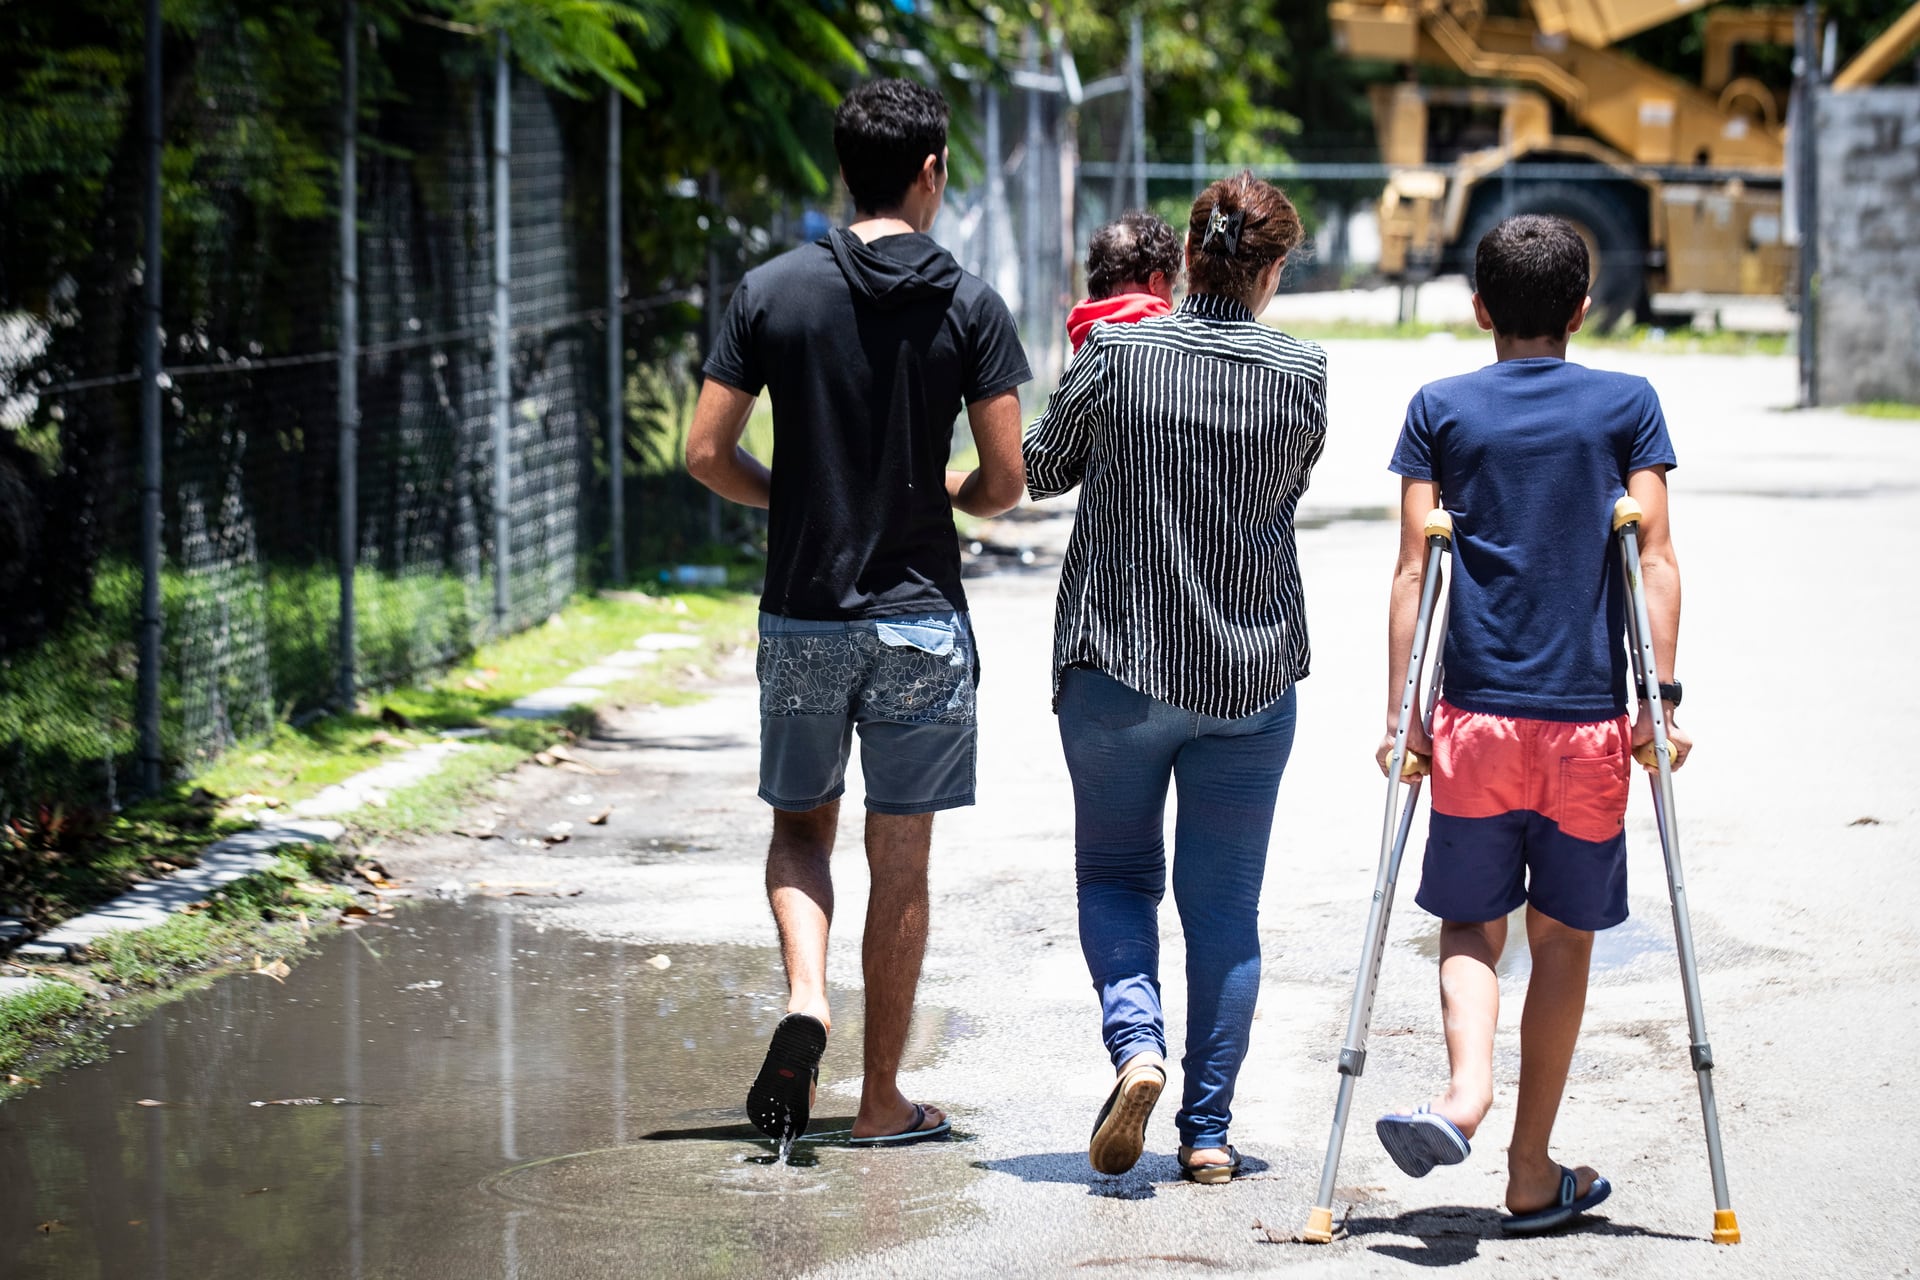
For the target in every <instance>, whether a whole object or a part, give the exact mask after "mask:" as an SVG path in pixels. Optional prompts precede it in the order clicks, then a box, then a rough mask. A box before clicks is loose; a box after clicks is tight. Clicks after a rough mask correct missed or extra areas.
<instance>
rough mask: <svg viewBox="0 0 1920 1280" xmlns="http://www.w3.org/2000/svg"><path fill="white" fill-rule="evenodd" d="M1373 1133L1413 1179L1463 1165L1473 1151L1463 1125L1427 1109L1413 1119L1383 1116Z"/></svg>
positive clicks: (1419, 1112)
mask: <svg viewBox="0 0 1920 1280" xmlns="http://www.w3.org/2000/svg"><path fill="white" fill-rule="evenodd" d="M1373 1131H1374V1132H1375V1133H1377V1134H1379V1135H1380V1145H1381V1146H1383V1147H1385V1148H1386V1149H1387V1154H1388V1155H1390V1156H1392V1157H1393V1162H1394V1163H1395V1164H1397V1165H1399V1166H1400V1172H1402V1173H1404V1174H1406V1175H1407V1176H1408V1177H1409V1178H1424V1177H1426V1176H1427V1175H1428V1174H1429V1173H1432V1172H1433V1168H1434V1166H1435V1165H1441V1164H1459V1163H1460V1162H1461V1161H1462V1160H1465V1159H1466V1158H1467V1155H1468V1153H1469V1152H1471V1151H1472V1150H1473V1148H1472V1147H1471V1146H1470V1145H1468V1143H1467V1135H1466V1134H1464V1133H1462V1132H1460V1129H1459V1126H1457V1125H1455V1124H1454V1123H1453V1121H1451V1120H1449V1119H1447V1118H1446V1117H1445V1116H1441V1115H1435V1114H1434V1113H1433V1111H1432V1109H1431V1108H1428V1107H1424V1106H1423V1107H1421V1108H1420V1109H1419V1110H1418V1111H1416V1112H1414V1113H1413V1114H1412V1115H1410V1116H1397V1115H1396V1116H1381V1117H1380V1118H1379V1119H1378V1120H1376V1121H1374V1122H1373Z"/></svg>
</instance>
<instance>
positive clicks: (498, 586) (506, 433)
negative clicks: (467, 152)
mask: <svg viewBox="0 0 1920 1280" xmlns="http://www.w3.org/2000/svg"><path fill="white" fill-rule="evenodd" d="M511 88H512V85H511V82H510V80H509V76H508V71H507V37H506V33H505V32H502V33H501V34H500V35H498V36H496V37H495V42H494V49H493V623H494V626H495V628H496V629H497V630H499V631H505V630H506V628H507V611H508V606H509V604H510V603H511V601H512V594H511V590H512V587H511V578H512V576H513V520H512V505H513V475H512V472H511V469H510V468H511V466H512V462H513V458H512V444H513V442H512V431H511V428H512V414H513V377H512V373H513V371H512V359H513V335H512V333H511V331H510V328H509V324H510V319H511V317H510V312H509V307H510V306H511V300H510V298H509V296H508V293H509V284H510V281H511V276H510V275H509V272H510V270H511V268H510V267H509V265H508V263H509V260H510V259H509V249H510V248H511V244H510V242H511V239H512V233H513V227H512V217H511V214H510V212H509V205H508V202H507V194H508V193H507V161H508V160H509V159H510V158H511V154H512V152H511V148H512V145H513V142H512V137H511V135H510V133H509V130H510V129H511V128H512V126H513V115H512V111H511V107H510V104H509V102H508V95H509V93H510V91H511Z"/></svg>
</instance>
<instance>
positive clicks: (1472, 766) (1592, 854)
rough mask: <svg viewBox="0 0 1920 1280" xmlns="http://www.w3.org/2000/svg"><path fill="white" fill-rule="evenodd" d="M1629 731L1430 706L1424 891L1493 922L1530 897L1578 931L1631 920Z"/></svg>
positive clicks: (1599, 723)
mask: <svg viewBox="0 0 1920 1280" xmlns="http://www.w3.org/2000/svg"><path fill="white" fill-rule="evenodd" d="M1632 737H1633V732H1632V728H1631V726H1630V725H1629V724H1628V723H1627V719H1626V717H1625V716H1622V717H1620V718H1619V719H1617V720H1594V721H1588V722H1583V723H1561V722H1558V721H1552V720H1526V719H1520V718H1517V717H1513V716H1496V715H1486V714H1483V713H1480V712H1476V711H1463V710H1461V709H1460V708H1458V707H1456V706H1454V705H1453V704H1452V703H1450V702H1448V701H1446V700H1445V699H1444V698H1443V699H1441V701H1440V705H1439V706H1438V707H1436V708H1435V709H1434V713H1433V817H1432V822H1431V825H1430V826H1429V828H1428V835H1427V856H1426V864H1425V866H1424V867H1423V868H1422V871H1421V876H1420V892H1419V894H1418V895H1417V896H1416V898H1415V901H1417V902H1418V903H1419V904H1420V905H1421V906H1422V907H1424V908H1426V910H1428V911H1429V912H1431V913H1433V914H1434V915H1436V916H1439V917H1440V918H1441V919H1442V920H1452V921H1456V922H1459V923H1479V922H1483V921H1487V920H1497V919H1499V918H1500V917H1502V916H1504V915H1506V914H1507V913H1508V912H1510V911H1513V910H1514V909H1515V908H1517V907H1519V905H1520V904H1521V903H1523V902H1526V903H1531V904H1532V905H1533V906H1534V907H1536V908H1538V909H1539V910H1541V911H1543V912H1545V913H1546V914H1547V915H1549V916H1551V917H1553V918H1554V919H1555V920H1558V921H1560V923H1562V924H1565V925H1568V926H1570V927H1572V928H1575V929H1610V928H1612V927H1613V926H1614V925H1616V924H1619V923H1620V922H1621V921H1622V920H1625V919H1626V918H1627V838H1626V834H1625V831H1624V826H1625V821H1626V816H1627V790H1628V783H1629V781H1630V778H1631V775H1632V764H1631V756H1630V755H1629V748H1630V744H1631V740H1632Z"/></svg>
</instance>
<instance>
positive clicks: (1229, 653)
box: [1026, 294, 1326, 718]
mask: <svg viewBox="0 0 1920 1280" xmlns="http://www.w3.org/2000/svg"><path fill="white" fill-rule="evenodd" d="M1325 438H1326V355H1325V353H1324V352H1323V351H1321V349H1320V348H1319V347H1318V346H1316V345H1314V344H1312V343H1309V342H1302V341H1300V340H1298V339H1296V338H1292V337H1289V336H1288V335H1286V334H1284V333H1281V332H1279V331H1278V330H1276V329H1272V328H1270V327H1268V326H1266V325H1263V324H1261V323H1259V322H1258V321H1257V320H1255V319H1254V317H1253V313H1252V312H1251V311H1249V310H1248V308H1247V307H1246V305H1245V304H1243V303H1242V302H1240V301H1238V300H1237V299H1233V298H1230V297H1227V296H1224V295H1220V294H1193V295H1190V296H1189V297H1188V298H1187V299H1186V300H1185V301H1184V302H1183V303H1181V305H1180V307H1179V308H1178V309H1177V310H1176V311H1175V312H1174V314H1172V315H1170V316H1167V317H1164V318H1161V319H1154V320H1146V321H1142V322H1140V323H1138V324H1132V325H1124V326H1122V325H1101V326H1097V327H1096V328H1095V329H1094V332H1093V334H1092V336H1091V337H1090V338H1089V340H1088V342H1087V345H1086V347H1085V348H1084V349H1083V350H1082V351H1081V352H1080V354H1079V355H1078V356H1077V357H1075V359H1074V361H1073V363H1072V365H1071V366H1069V368H1068V370H1067V373H1066V376H1065V378H1064V379H1062V381H1061V385H1060V389H1059V390H1058V391H1057V392H1056V393H1055V394H1054V397H1053V400H1052V401H1051V403H1050V404H1049V405H1048V408H1047V412H1046V413H1045V414H1044V415H1043V416H1042V417H1041V418H1040V420H1039V421H1038V422H1036V423H1035V424H1034V426H1033V429H1032V431H1031V432H1030V433H1029V435H1028V439H1027V443H1026V458H1027V471H1028V484H1029V487H1030V489H1031V490H1032V492H1033V494H1034V496H1035V497H1036V498H1043V497H1050V496H1053V495H1055V494H1058V493H1063V492H1065V491H1066V490H1068V489H1070V488H1072V487H1073V486H1074V485H1075V484H1076V483H1078V484H1082V485H1083V486H1084V492H1083V494H1082V496H1081V500H1080V509H1079V515H1078V518H1077V521H1076V523H1075V526H1074V533H1073V538H1072V541H1071V543H1070V544H1069V547H1068V551H1067V560H1066V564H1065V566H1064V567H1063V570H1062V575H1061V587H1060V602H1059V603H1060V608H1059V614H1058V619H1057V622H1056V637H1055V667H1056V680H1057V672H1058V671H1059V670H1060V669H1064V668H1065V667H1068V666H1072V665H1088V666H1093V667H1097V668H1099V669H1100V670H1103V671H1105V672H1107V673H1108V674H1110V675H1112V676H1114V678H1116V679H1118V680H1120V681H1121V682H1122V683H1123V684H1126V685H1128V686H1129V687H1132V688H1134V689H1137V690H1139V691H1140V692H1142V693H1145V694H1148V695H1149V696H1152V697H1155V698H1159V699H1161V700H1162V701H1165V702H1170V703H1172V704H1174V705H1175V706H1179V707H1183V708H1185V709H1187V710H1191V711H1198V712H1201V713H1203V714H1207V715H1214V716H1220V717H1223V718H1233V717H1238V716H1243V715H1247V714H1250V713H1251V712H1253V711H1255V710H1258V709H1259V708H1261V707H1264V706H1266V705H1268V704H1269V703H1271V702H1272V701H1273V700H1274V699H1275V698H1277V697H1278V696H1279V695H1280V694H1281V693H1283V692H1284V691H1285V690H1286V689H1287V688H1288V686H1290V685H1291V684H1292V683H1293V682H1294V681H1295V680H1298V679H1300V678H1301V677H1303V676H1305V675H1306V673H1307V667H1308V648H1307V630H1306V618H1305V602H1304V598H1303V595H1302V592H1301V587H1300V574H1299V567H1298V561H1297V557H1296V553H1295V548H1294V539H1293V515H1294V509H1295V507H1296V506H1297V504H1298V503H1299V500H1300V495H1301V494H1302V493H1303V492H1304V491H1305V489H1306V486H1307V481H1308V478H1309V475H1310V472H1311V469H1312V467H1313V464H1314V462H1315V461H1316V460H1317V459H1318V458H1319V456H1320V451H1321V448H1322V447H1323V445H1324V442H1325Z"/></svg>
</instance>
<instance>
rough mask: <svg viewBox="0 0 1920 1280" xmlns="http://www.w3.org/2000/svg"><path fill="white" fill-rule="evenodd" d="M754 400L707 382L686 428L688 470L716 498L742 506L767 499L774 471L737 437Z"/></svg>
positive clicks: (761, 503) (763, 503)
mask: <svg viewBox="0 0 1920 1280" xmlns="http://www.w3.org/2000/svg"><path fill="white" fill-rule="evenodd" d="M756 399H758V397H756V396H750V395H748V394H747V393H746V392H744V391H742V390H740V389H739V388H738V387H730V386H728V385H727V384H726V383H724V382H715V381H714V380H713V379H712V378H708V379H707V380H706V381H705V382H704V383H702V384H701V386H700V399H699V400H697V401H695V402H694V406H693V425H692V426H691V427H689V428H688V429H687V472H688V474H689V475H691V476H692V477H693V478H694V479H695V480H698V481H699V482H700V483H701V484H703V485H705V486H707V488H709V489H711V490H713V491H714V492H715V493H717V494H719V495H720V496H721V497H723V498H726V499H728V500H729V501H732V502H738V503H740V504H741V505H742V506H747V507H764V506H766V505H767V504H768V503H769V502H770V501H772V495H773V473H772V472H771V471H768V470H767V467H766V464H765V463H763V462H761V461H760V459H758V458H756V457H754V456H753V455H752V454H750V453H748V452H747V451H746V450H745V449H743V448H741V447H740V435H741V433H742V432H744V431H745V430H746V429H747V418H748V416H749V415H751V414H752V413H753V402H754V401H755V400H756Z"/></svg>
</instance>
